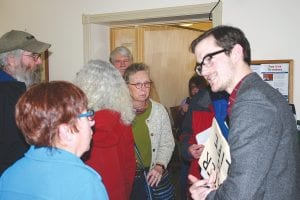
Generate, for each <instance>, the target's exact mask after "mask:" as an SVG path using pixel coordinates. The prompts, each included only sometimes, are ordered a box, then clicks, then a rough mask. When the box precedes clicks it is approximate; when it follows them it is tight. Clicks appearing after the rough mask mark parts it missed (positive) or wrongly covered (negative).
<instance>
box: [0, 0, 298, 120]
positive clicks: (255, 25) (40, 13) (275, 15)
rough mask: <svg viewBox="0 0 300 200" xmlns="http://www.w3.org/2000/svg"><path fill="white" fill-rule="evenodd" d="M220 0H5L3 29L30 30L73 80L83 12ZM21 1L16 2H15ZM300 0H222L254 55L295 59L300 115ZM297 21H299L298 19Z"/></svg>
mask: <svg viewBox="0 0 300 200" xmlns="http://www.w3.org/2000/svg"><path fill="white" fill-rule="evenodd" d="M214 1H216V0H152V1H141V0H127V1H119V0H110V1H106V0H86V1H82V0H63V1H60V0H52V1H40V0H26V1H18V0H1V1H0V35H2V34H4V33H5V32H7V31H9V30H11V29H19V30H26V31H28V32H30V33H33V34H34V35H35V36H36V37H37V38H38V39H39V40H42V41H45V42H49V43H51V44H52V47H51V48H50V52H51V55H50V60H49V63H50V79H51V80H59V79H63V80H72V79H73V78H74V76H75V73H76V72H77V71H78V70H79V69H80V68H81V67H82V65H83V26H82V14H102V13H111V12H121V11H129V10H143V9H151V8H164V7H174V6H183V5H193V4H201V3H209V2H214ZM16 5H18V6H16ZM299 8H300V1H298V0H276V1H274V0H242V1H241V0H223V12H222V13H223V24H227V25H233V26H238V27H240V28H241V29H242V30H243V31H244V32H245V34H246V35H247V37H248V39H249V40H250V43H251V46H252V58H253V59H254V60H261V59H264V60H265V59H294V103H295V105H296V110H297V111H298V119H300V88H299V87H300V77H299V71H300V70H299V67H297V66H298V65H299V63H300V51H299V47H300V42H299V39H298V37H299V35H300V28H299V20H297V19H300V13H298V12H297V11H298V9H299ZM297 22H298V23H297Z"/></svg>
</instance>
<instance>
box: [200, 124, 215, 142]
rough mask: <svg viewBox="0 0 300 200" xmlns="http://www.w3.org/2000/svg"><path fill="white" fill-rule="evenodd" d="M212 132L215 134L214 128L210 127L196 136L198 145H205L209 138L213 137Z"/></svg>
mask: <svg viewBox="0 0 300 200" xmlns="http://www.w3.org/2000/svg"><path fill="white" fill-rule="evenodd" d="M212 132H213V128H212V127H210V128H208V129H206V130H204V131H202V132H200V133H198V134H197V135H196V141H197V143H198V144H204V143H205V142H206V141H207V140H208V138H209V136H210V135H211V133H212Z"/></svg>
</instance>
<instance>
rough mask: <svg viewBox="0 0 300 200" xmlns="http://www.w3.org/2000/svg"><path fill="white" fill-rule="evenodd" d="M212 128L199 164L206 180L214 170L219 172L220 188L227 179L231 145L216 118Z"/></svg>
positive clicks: (218, 181)
mask: <svg viewBox="0 0 300 200" xmlns="http://www.w3.org/2000/svg"><path fill="white" fill-rule="evenodd" d="M211 128H212V131H211V134H210V136H209V138H208V140H207V141H206V142H205V144H204V145H205V147H204V150H203V152H202V154H201V156H200V159H199V162H198V163H199V165H200V167H201V175H202V177H203V178H205V179H207V178H209V173H210V172H211V171H212V170H215V171H217V172H218V173H217V180H216V187H219V185H220V184H222V183H223V181H224V180H225V179H226V178H227V175H228V170H229V166H230V163H231V157H230V150H229V145H228V143H227V141H226V139H225V138H224V136H223V134H222V132H221V129H220V127H219V125H218V123H217V121H216V119H215V118H214V119H213V123H212V127H211Z"/></svg>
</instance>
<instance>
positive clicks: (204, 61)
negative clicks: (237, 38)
mask: <svg viewBox="0 0 300 200" xmlns="http://www.w3.org/2000/svg"><path fill="white" fill-rule="evenodd" d="M228 51H229V50H227V49H222V50H219V51H215V52H212V53H209V54H207V55H206V56H204V57H203V59H202V62H201V63H196V66H195V71H196V72H197V73H198V74H199V75H200V76H201V75H202V68H203V66H204V65H208V64H209V63H210V62H211V60H212V59H213V57H214V56H216V55H218V54H220V53H223V52H228Z"/></svg>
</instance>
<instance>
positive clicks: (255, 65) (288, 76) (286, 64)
mask: <svg viewBox="0 0 300 200" xmlns="http://www.w3.org/2000/svg"><path fill="white" fill-rule="evenodd" d="M251 69H252V71H254V72H256V73H257V74H259V75H260V77H261V78H262V79H263V80H264V81H265V82H267V83H269V84H270V85H271V86H272V87H274V88H275V89H277V90H278V91H279V92H280V93H281V94H282V95H283V96H284V98H285V99H286V100H287V101H288V102H289V103H293V60H256V61H252V62H251Z"/></svg>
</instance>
